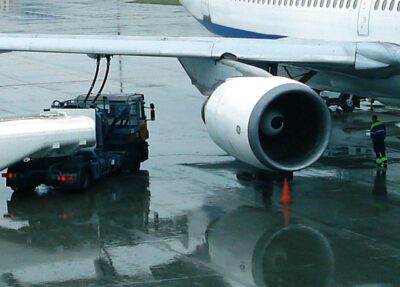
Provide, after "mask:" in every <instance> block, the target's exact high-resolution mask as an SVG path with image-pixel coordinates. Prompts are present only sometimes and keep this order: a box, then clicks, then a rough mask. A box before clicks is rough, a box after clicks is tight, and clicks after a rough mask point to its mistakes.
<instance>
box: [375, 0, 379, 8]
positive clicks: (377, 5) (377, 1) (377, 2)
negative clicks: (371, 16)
mask: <svg viewBox="0 0 400 287" xmlns="http://www.w3.org/2000/svg"><path fill="white" fill-rule="evenodd" d="M379 1H380V0H376V2H375V6H374V9H375V10H378V7H379Z"/></svg>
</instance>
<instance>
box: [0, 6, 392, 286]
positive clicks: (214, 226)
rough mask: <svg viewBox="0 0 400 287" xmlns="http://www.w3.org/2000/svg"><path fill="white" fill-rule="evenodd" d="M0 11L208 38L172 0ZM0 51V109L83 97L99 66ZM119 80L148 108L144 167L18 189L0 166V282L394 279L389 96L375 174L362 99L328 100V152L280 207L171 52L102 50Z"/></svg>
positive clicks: (72, 26) (0, 28)
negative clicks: (27, 191)
mask: <svg viewBox="0 0 400 287" xmlns="http://www.w3.org/2000/svg"><path fill="white" fill-rule="evenodd" d="M3 2H4V3H3ZM0 10H1V11H0V32H2V33H5V32H12V33H60V34H118V33H120V34H122V35H169V36H209V35H210V34H209V33H208V32H207V31H205V30H204V29H203V28H202V27H201V26H200V25H199V24H198V23H197V22H196V21H195V20H194V19H193V18H191V17H190V16H189V15H188V14H187V13H186V12H185V11H184V10H183V8H182V7H180V6H159V5H142V4H132V3H125V2H124V1H94V0H79V1H77V0H67V1H62V2H61V1H49V0H47V1H45V0H44V1H41V0H40V1H39V0H35V1H32V0H30V1H29V0H24V1H21V0H12V1H2V2H1V4H0ZM0 59H1V61H2V65H0V101H1V104H0V116H1V117H6V116H20V115H27V114H33V113H38V112H40V111H41V110H43V109H44V108H47V107H49V106H50V104H51V102H52V101H53V100H55V99H60V100H64V99H69V98H72V97H75V96H77V95H79V94H84V93H86V92H87V90H88V89H89V87H90V83H91V80H92V77H93V74H94V70H95V61H93V60H92V59H90V58H89V57H87V56H86V55H61V54H30V53H5V54H1V55H0ZM120 63H121V64H120ZM103 64H104V63H103ZM102 70H103V71H104V66H103V69H102ZM98 86H99V85H97V87H98ZM121 88H122V90H123V91H125V92H141V93H144V94H145V96H146V101H147V103H154V104H155V105H156V121H155V122H150V123H149V130H150V158H149V160H148V161H147V162H145V163H144V164H143V165H142V172H141V173H140V174H136V175H132V174H122V175H119V176H115V177H109V178H106V179H104V180H101V181H99V182H97V183H95V184H94V185H93V186H92V187H91V188H90V189H89V190H88V191H86V192H84V193H81V194H69V193H57V192H54V191H52V190H51V189H48V188H46V187H44V186H40V187H39V188H38V190H37V194H36V195H32V196H27V195H25V196H24V195H18V194H13V193H12V191H11V190H10V189H9V188H7V187H5V182H4V180H3V179H1V180H0V214H1V215H4V216H2V218H0V286H263V287H264V286H318V287H321V286H331V287H334V286H357V287H358V286H365V287H366V286H368V287H371V286H374V287H375V286H379V287H381V286H382V287H386V286H400V276H399V274H400V224H399V219H400V188H399V186H400V177H399V176H398V174H399V172H400V165H399V160H400V154H399V151H400V140H399V139H400V138H399V128H400V121H399V115H400V110H399V109H398V108H395V107H389V106H379V107H376V108H375V110H374V112H373V113H376V114H378V115H379V117H380V119H381V120H382V121H384V122H385V123H386V126H387V130H388V137H387V140H386V142H387V149H388V156H389V167H388V169H387V171H386V172H384V171H382V170H377V169H376V167H375V163H374V154H373V151H372V146H371V142H370V139H369V138H368V137H367V136H366V135H365V131H366V130H367V129H368V128H369V126H370V117H371V114H372V112H371V111H370V110H369V107H368V105H367V104H365V103H364V104H363V108H362V109H356V110H355V111H354V112H353V113H341V112H338V111H332V118H333V131H332V139H331V143H330V145H329V147H328V149H327V151H326V152H325V154H324V156H323V157H322V158H321V159H320V160H319V161H318V162H317V163H316V164H314V165H313V166H311V167H309V168H307V169H305V170H302V171H300V172H296V173H295V174H294V176H293V178H291V179H290V181H289V187H290V190H291V194H292V200H293V203H292V204H291V205H290V206H283V205H282V204H281V203H280V199H281V193H282V187H283V181H282V177H280V176H274V175H272V174H268V173H263V172H254V171H252V170H249V169H247V167H246V166H244V165H242V164H241V163H239V162H237V161H234V159H233V158H232V157H230V156H227V155H226V154H225V153H224V152H223V151H222V150H220V149H219V148H218V147H217V146H216V145H215V144H214V143H213V142H212V141H211V139H210V138H209V137H208V135H207V132H206V129H205V127H204V125H203V123H202V121H201V117H200V110H201V107H202V105H203V102H204V97H203V96H201V95H200V93H199V92H198V91H197V90H196V89H195V88H194V87H193V86H192V85H191V83H190V79H189V78H188V77H187V75H186V74H185V72H184V70H183V69H182V68H181V66H180V64H179V62H178V61H177V60H176V59H161V58H157V59H154V58H147V57H144V58H139V57H114V58H113V61H112V66H111V72H110V79H109V81H108V82H107V85H106V88H105V93H114V92H119V91H120V90H121Z"/></svg>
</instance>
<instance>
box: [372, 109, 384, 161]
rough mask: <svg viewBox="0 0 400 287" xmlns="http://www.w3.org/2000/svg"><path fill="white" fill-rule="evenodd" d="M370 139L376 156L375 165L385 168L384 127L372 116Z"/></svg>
mask: <svg viewBox="0 0 400 287" xmlns="http://www.w3.org/2000/svg"><path fill="white" fill-rule="evenodd" d="M370 132H371V139H372V144H373V147H374V152H375V154H376V164H377V165H378V166H382V164H383V166H384V167H387V160H388V159H387V156H386V146H385V138H386V127H385V124H384V123H383V122H381V121H379V120H378V117H377V116H376V115H373V116H372V123H371V130H370Z"/></svg>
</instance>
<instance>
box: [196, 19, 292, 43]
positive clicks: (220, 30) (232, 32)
mask: <svg viewBox="0 0 400 287" xmlns="http://www.w3.org/2000/svg"><path fill="white" fill-rule="evenodd" d="M199 22H200V23H201V24H202V25H203V26H204V27H205V28H206V29H207V30H209V31H211V32H213V33H214V34H217V35H220V36H223V37H230V38H253V39H280V38H285V37H286V36H282V35H269V34H261V33H256V32H251V31H246V30H240V29H236V28H231V27H227V26H222V25H218V24H214V23H212V22H211V21H210V20H208V19H207V20H199Z"/></svg>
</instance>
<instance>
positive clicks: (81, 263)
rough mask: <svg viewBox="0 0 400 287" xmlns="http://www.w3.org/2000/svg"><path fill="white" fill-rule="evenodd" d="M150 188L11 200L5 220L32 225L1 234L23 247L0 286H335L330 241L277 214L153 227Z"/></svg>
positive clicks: (125, 184) (250, 211)
mask: <svg viewBox="0 0 400 287" xmlns="http://www.w3.org/2000/svg"><path fill="white" fill-rule="evenodd" d="M116 181H117V182H118V184H115V182H116ZM148 186H149V182H148V177H147V176H139V177H132V176H122V177H118V178H114V179H109V180H107V181H104V182H102V184H101V187H100V186H97V189H98V192H95V191H94V190H91V191H89V192H87V193H85V194H80V195H73V196H70V195H59V194H55V195H45V196H35V197H32V198H30V200H27V198H26V196H20V195H17V194H13V196H12V198H11V201H9V202H8V212H9V214H8V216H9V217H11V218H15V220H25V221H27V222H28V224H26V226H25V227H22V228H20V229H19V230H17V231H15V230H6V229H1V231H0V243H4V242H5V241H7V242H9V243H10V241H11V243H12V244H17V246H20V247H21V248H14V249H13V250H14V254H8V253H7V256H6V258H19V261H23V262H20V263H15V262H14V264H11V266H10V265H7V264H4V266H3V264H2V263H0V267H1V269H2V270H0V274H2V276H1V277H0V283H1V282H2V281H1V280H3V282H4V283H6V284H10V282H21V283H35V284H39V283H40V284H44V283H50V282H52V283H57V282H58V283H60V285H61V286H62V285H63V284H65V283H66V282H69V283H73V282H78V280H79V282H84V284H89V283H94V282H96V283H98V284H106V285H107V284H116V283H118V282H124V283H129V282H130V283H132V282H143V281H144V282H147V281H154V280H155V282H159V283H160V281H161V282H163V281H168V280H170V279H171V278H170V277H171V276H172V277H174V278H175V277H176V274H177V273H178V274H182V276H183V277H184V278H183V279H182V280H183V282H182V283H183V285H182V286H187V284H192V283H195V282H196V283H197V284H200V285H204V286H211V285H214V286H229V283H231V282H239V283H242V284H244V285H246V286H298V285H297V284H298V283H299V282H302V284H304V285H303V286H319V287H321V286H329V284H330V282H331V281H332V277H333V270H334V261H333V254H332V250H331V247H330V244H329V242H328V240H327V239H326V238H325V237H324V236H323V235H322V234H321V233H320V232H319V231H317V230H315V229H313V228H311V227H307V226H305V225H300V224H297V223H295V224H294V225H289V226H286V227H285V226H284V223H283V217H282V213H281V211H280V210H279V209H278V208H274V207H272V206H269V207H265V208H257V207H251V206H239V207H237V208H236V209H235V210H233V211H231V212H229V213H226V214H224V215H222V216H220V217H217V218H216V216H212V215H210V214H208V213H207V212H205V211H204V210H199V211H198V212H192V213H189V214H188V215H185V216H182V217H180V218H175V219H168V218H158V217H157V216H153V214H154V212H153V211H152V212H149V208H150V191H149V188H148ZM95 188H96V187H94V188H93V189H95ZM205 213H207V215H206V216H205V217H204V216H203V217H202V216H201V214H203V215H204V214H205ZM199 214H200V215H199ZM192 216H194V217H196V216H200V217H202V219H201V220H198V219H196V220H193V219H191V218H190V217H192ZM204 219H205V220H204ZM190 222H196V223H197V224H198V223H199V222H202V223H204V224H200V225H201V226H196V229H197V230H198V229H199V228H200V229H201V230H203V231H202V235H201V237H202V239H199V240H198V239H196V238H195V237H196V234H194V233H193V232H192V231H193V228H192V227H193V226H192V227H191V226H189V225H190V224H191V223H190ZM209 222H212V223H211V224H210V223H209ZM249 222H251V224H249ZM193 242H195V244H192V243H193ZM11 243H10V244H11ZM3 246H6V245H3ZM38 248H39V249H38ZM15 250H18V251H15ZM38 250H39V251H38ZM35 252H37V253H40V254H36V253H35ZM198 262H201V264H198ZM58 269H61V270H58ZM204 274H206V275H205V276H204ZM198 275H200V276H198ZM185 278H191V279H185ZM193 278H194V279H193ZM185 280H186V281H185ZM187 280H189V281H187ZM0 285H1V284H0Z"/></svg>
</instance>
